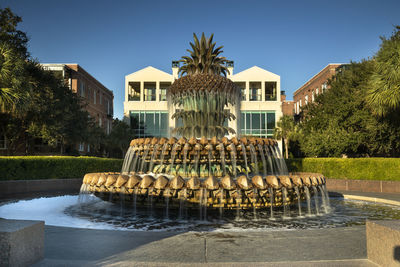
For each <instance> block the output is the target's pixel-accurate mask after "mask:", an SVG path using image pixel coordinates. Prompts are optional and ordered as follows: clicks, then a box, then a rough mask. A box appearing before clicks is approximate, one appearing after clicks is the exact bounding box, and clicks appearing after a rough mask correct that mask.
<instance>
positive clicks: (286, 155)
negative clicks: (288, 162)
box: [284, 138, 289, 159]
mask: <svg viewBox="0 0 400 267" xmlns="http://www.w3.org/2000/svg"><path fill="white" fill-rule="evenodd" d="M284 141H285V157H286V158H287V159H288V158H289V139H288V138H285V139H284Z"/></svg>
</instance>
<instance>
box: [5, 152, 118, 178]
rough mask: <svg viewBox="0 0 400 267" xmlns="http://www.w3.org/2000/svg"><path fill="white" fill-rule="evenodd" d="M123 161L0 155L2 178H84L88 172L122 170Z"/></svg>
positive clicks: (93, 158)
mask: <svg viewBox="0 0 400 267" xmlns="http://www.w3.org/2000/svg"><path fill="white" fill-rule="evenodd" d="M122 162H123V160H122V159H108V158H97V157H68V156H20V157H0V180H35V179H65V178H82V177H83V175H84V174H85V173H88V172H105V171H110V172H114V171H120V170H121V167H122Z"/></svg>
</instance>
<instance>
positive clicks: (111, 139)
mask: <svg viewBox="0 0 400 267" xmlns="http://www.w3.org/2000/svg"><path fill="white" fill-rule="evenodd" d="M134 137H135V134H134V132H133V130H132V129H131V127H130V126H129V125H128V124H126V123H125V122H124V121H121V120H118V119H114V120H113V124H112V130H111V133H110V134H109V135H108V136H107V148H108V149H109V150H112V149H114V148H117V149H118V150H119V151H120V152H121V154H122V157H125V154H126V151H127V149H128V148H129V144H130V142H131V140H132V139H133V138H134Z"/></svg>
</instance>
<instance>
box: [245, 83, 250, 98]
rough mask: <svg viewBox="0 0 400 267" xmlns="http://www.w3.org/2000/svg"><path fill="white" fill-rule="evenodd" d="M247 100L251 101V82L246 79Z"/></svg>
mask: <svg viewBox="0 0 400 267" xmlns="http://www.w3.org/2000/svg"><path fill="white" fill-rule="evenodd" d="M245 92H246V101H249V99H250V82H249V81H246V90H245Z"/></svg>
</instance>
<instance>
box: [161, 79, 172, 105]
mask: <svg viewBox="0 0 400 267" xmlns="http://www.w3.org/2000/svg"><path fill="white" fill-rule="evenodd" d="M170 86H171V83H170V82H161V83H160V101H167V89H168V87H170Z"/></svg>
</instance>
